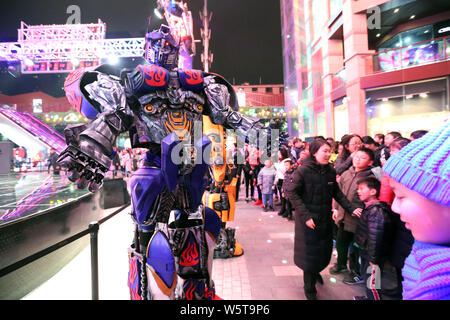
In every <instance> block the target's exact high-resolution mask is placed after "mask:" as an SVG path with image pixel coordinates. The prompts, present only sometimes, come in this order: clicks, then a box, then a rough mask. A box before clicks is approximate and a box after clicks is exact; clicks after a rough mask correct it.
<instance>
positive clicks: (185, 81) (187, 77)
mask: <svg viewBox="0 0 450 320" xmlns="http://www.w3.org/2000/svg"><path fill="white" fill-rule="evenodd" d="M178 77H179V79H180V84H181V87H182V88H183V89H186V90H189V91H193V92H200V91H202V90H203V87H204V78H203V71H201V70H193V69H178Z"/></svg>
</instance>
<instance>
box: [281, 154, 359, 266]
mask: <svg viewBox="0 0 450 320" xmlns="http://www.w3.org/2000/svg"><path fill="white" fill-rule="evenodd" d="M286 180H287V179H286ZM286 187H287V188H286V192H287V194H286V195H287V197H288V199H289V200H290V202H291V203H292V207H293V209H295V242H294V262H295V264H296V265H297V266H298V267H299V268H301V269H303V271H308V272H320V271H322V270H323V269H324V268H325V267H326V266H328V264H329V262H330V259H331V252H332V248H333V229H332V226H333V220H332V212H331V202H332V199H333V198H334V199H336V200H337V201H338V202H339V203H340V204H341V205H342V206H343V207H344V208H346V209H347V210H348V211H349V212H353V210H354V209H356V208H353V206H352V204H351V203H350V201H348V199H347V198H346V197H345V196H344V194H343V193H342V191H341V190H340V189H339V186H338V184H337V182H336V171H335V170H334V168H333V167H332V166H331V165H330V164H327V165H324V166H323V165H319V164H318V163H317V162H316V161H315V160H314V159H313V158H312V157H308V158H307V159H305V161H304V162H303V164H302V166H300V167H298V168H297V169H296V170H295V172H294V173H293V178H292V183H288V184H287V185H286ZM311 218H312V219H313V221H314V223H315V225H316V227H315V229H314V230H313V229H310V228H309V227H308V226H307V225H306V224H305V222H306V221H308V220H309V219H311Z"/></svg>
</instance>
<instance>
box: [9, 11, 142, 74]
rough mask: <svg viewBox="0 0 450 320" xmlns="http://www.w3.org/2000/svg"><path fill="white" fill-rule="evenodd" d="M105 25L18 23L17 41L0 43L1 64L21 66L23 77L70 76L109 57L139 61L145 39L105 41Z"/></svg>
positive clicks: (100, 23)
mask: <svg viewBox="0 0 450 320" xmlns="http://www.w3.org/2000/svg"><path fill="white" fill-rule="evenodd" d="M105 31H106V24H105V23H104V22H102V21H101V20H100V19H99V20H98V23H90V24H64V25H39V26H29V25H27V24H26V23H24V22H22V23H21V28H20V29H19V30H18V41H17V42H14V43H11V42H9V43H0V61H6V62H21V68H22V73H56V72H71V71H72V70H74V69H76V68H78V67H80V66H81V67H84V66H92V65H98V64H99V63H100V60H102V59H106V58H110V57H117V58H120V57H141V56H142V55H143V53H144V50H143V47H144V38H129V39H105Z"/></svg>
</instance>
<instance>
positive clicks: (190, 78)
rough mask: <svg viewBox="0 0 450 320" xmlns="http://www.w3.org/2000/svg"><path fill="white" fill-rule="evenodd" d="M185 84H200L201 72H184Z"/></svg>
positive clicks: (201, 79)
mask: <svg viewBox="0 0 450 320" xmlns="http://www.w3.org/2000/svg"><path fill="white" fill-rule="evenodd" d="M184 74H185V75H186V82H187V83H188V84H190V85H196V84H200V83H202V81H203V78H202V72H201V71H200V70H184Z"/></svg>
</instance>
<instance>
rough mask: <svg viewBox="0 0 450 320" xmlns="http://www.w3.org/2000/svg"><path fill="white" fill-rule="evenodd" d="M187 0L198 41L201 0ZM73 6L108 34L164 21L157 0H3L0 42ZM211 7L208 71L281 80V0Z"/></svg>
mask: <svg viewBox="0 0 450 320" xmlns="http://www.w3.org/2000/svg"><path fill="white" fill-rule="evenodd" d="M186 2H187V3H188V7H189V9H190V11H191V12H192V16H193V19H194V36H195V38H196V39H198V40H200V39H201V38H200V27H201V20H200V16H199V12H200V11H201V9H202V8H203V0H187V1H186ZM70 5H78V6H79V7H80V9H81V23H96V22H97V20H98V18H100V19H101V20H102V21H103V22H105V23H106V38H122V37H133V38H134V37H143V36H144V33H145V28H146V21H147V17H148V16H149V15H150V14H151V15H152V23H151V27H152V29H156V28H157V26H159V24H160V22H161V21H162V20H158V19H157V18H156V16H155V15H154V14H153V9H154V7H155V6H156V1H155V0H147V1H145V0H127V1H111V0H41V1H37V0H20V1H16V2H6V1H2V4H1V5H0V41H1V42H5V41H7V42H15V41H17V29H18V28H20V22H21V21H24V22H25V23H27V24H28V25H39V24H65V23H66V22H67V19H68V17H69V16H70V14H68V13H66V9H67V7H68V6H70ZM208 11H212V12H213V17H212V20H211V23H210V28H211V41H210V48H211V49H210V51H212V53H213V54H214V61H213V63H212V65H211V67H210V71H212V72H215V73H218V74H221V75H222V76H224V77H225V78H227V79H228V80H229V81H230V82H234V83H236V84H241V83H243V82H249V83H250V84H259V82H260V79H261V82H262V83H263V84H281V83H283V62H282V42H281V22H280V1H279V0H264V1H262V0H226V1H225V0H209V1H208ZM202 49H203V48H202V45H201V43H198V44H197V56H196V57H195V59H194V65H193V68H195V69H202V68H203V66H202V64H201V61H200V54H201V52H202ZM40 77H41V76H40ZM0 85H1V84H0ZM0 90H1V88H0Z"/></svg>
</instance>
